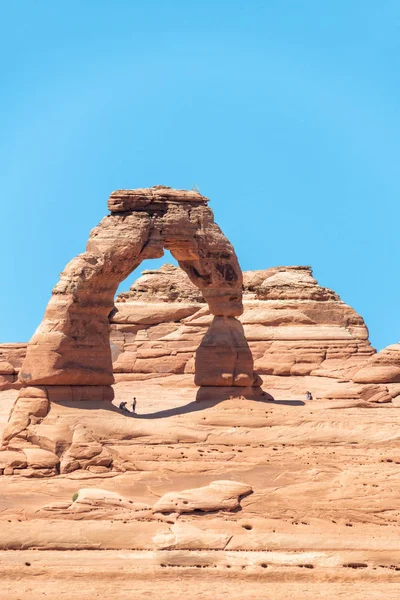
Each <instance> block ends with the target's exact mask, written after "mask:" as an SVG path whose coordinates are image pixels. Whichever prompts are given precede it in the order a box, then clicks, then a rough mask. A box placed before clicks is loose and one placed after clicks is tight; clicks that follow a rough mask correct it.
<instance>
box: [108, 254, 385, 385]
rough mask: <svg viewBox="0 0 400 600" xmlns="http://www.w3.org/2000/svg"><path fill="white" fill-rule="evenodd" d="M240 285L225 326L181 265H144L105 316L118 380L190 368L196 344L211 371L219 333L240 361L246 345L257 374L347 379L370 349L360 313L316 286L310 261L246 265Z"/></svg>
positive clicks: (188, 370) (368, 354) (365, 357)
mask: <svg viewBox="0 0 400 600" xmlns="http://www.w3.org/2000/svg"><path fill="white" fill-rule="evenodd" d="M243 290H244V292H243V305H244V312H243V314H242V315H241V316H240V318H239V321H240V323H234V325H233V326H232V325H230V327H229V329H228V327H227V326H226V325H225V321H224V319H223V318H218V317H217V318H215V317H214V316H213V315H212V313H211V311H210V310H209V308H208V307H207V305H206V304H205V302H204V300H203V299H202V298H201V297H199V295H198V293H197V291H196V290H195V288H194V286H193V285H192V284H191V283H190V281H189V280H188V278H187V277H186V275H185V274H184V273H183V272H182V271H181V270H180V269H179V268H177V267H174V266H173V265H164V266H163V267H162V268H161V269H158V270H149V271H144V273H143V275H142V277H140V278H139V279H138V280H137V281H135V283H134V284H133V285H132V287H131V289H130V291H129V292H124V293H122V294H120V295H119V296H118V297H117V298H116V302H115V310H114V312H113V313H112V314H111V317H110V321H111V343H112V345H113V352H114V357H115V360H114V372H115V374H116V378H117V380H121V379H123V378H124V375H126V374H128V373H132V374H137V375H139V374H141V375H147V376H149V377H151V376H153V375H162V374H167V373H175V374H176V373H193V372H194V365H195V353H196V349H197V347H198V346H199V345H200V344H201V346H200V348H199V351H198V353H197V356H199V354H200V355H201V362H202V364H203V365H204V369H205V371H207V372H208V373H210V375H211V373H212V370H213V366H214V364H215V362H216V361H217V357H218V360H220V361H225V357H224V354H223V352H220V351H219V348H218V343H217V342H216V340H222V339H225V340H226V347H228V346H229V344H230V343H231V345H235V346H236V348H237V349H238V357H240V358H238V360H239V361H240V360H241V358H243V360H244V361H245V360H247V356H248V354H247V353H246V352H245V351H244V354H243V357H242V355H241V352H240V349H241V348H243V349H245V348H246V347H249V348H250V350H251V353H252V355H253V356H254V359H255V369H256V371H257V372H258V373H259V374H260V375H280V376H290V375H294V376H305V375H319V376H326V377H332V378H345V379H351V376H352V373H353V372H356V371H357V369H359V368H360V367H361V365H363V364H364V363H365V362H366V360H368V359H369V358H370V357H371V356H373V355H374V354H375V350H374V349H373V348H372V347H371V345H370V343H369V341H368V330H367V327H366V325H365V323H364V321H363V319H362V318H361V317H360V316H359V315H358V314H357V313H356V312H355V310H353V309H352V308H351V307H350V306H348V305H347V304H345V303H344V302H342V300H341V299H340V298H339V296H338V295H337V294H335V292H333V291H332V290H329V289H327V288H324V287H321V286H319V285H318V283H317V281H316V280H315V279H314V278H313V276H312V271H311V268H310V267H275V268H271V269H266V270H264V271H248V272H245V273H244V284H243ZM235 337H236V341H235V342H233V341H232V339H234V338H235ZM243 370H244V371H246V368H245V369H243ZM227 371H228V372H229V373H232V368H228V367H227ZM247 371H248V368H247ZM123 374H124V375H123ZM204 376H205V377H206V375H204Z"/></svg>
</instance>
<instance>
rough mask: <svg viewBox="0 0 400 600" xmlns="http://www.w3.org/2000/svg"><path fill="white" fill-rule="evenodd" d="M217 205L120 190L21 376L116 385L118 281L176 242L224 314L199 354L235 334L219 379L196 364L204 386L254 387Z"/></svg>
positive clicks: (235, 274) (237, 273) (70, 273)
mask: <svg viewBox="0 0 400 600" xmlns="http://www.w3.org/2000/svg"><path fill="white" fill-rule="evenodd" d="M207 202H208V200H207V198H205V197H204V196H201V195H200V194H199V193H198V192H195V191H184V190H174V189H171V188H167V187H163V186H156V187H153V188H148V189H137V190H118V191H116V192H113V193H112V194H111V196H110V199H109V203H108V206H109V210H110V213H111V214H110V215H108V216H107V217H105V218H104V219H103V220H102V221H101V223H100V224H99V225H98V226H97V227H95V229H93V230H92V231H91V233H90V237H89V241H88V243H87V247H86V251H85V252H84V253H82V254H79V255H78V256H77V257H76V258H74V259H73V260H72V261H71V262H70V263H69V264H68V265H67V266H66V268H65V270H64V271H63V272H62V273H61V276H60V281H59V282H58V283H57V285H56V286H55V288H54V289H53V293H52V297H51V299H50V301H49V304H48V306H47V308H46V312H45V315H44V318H43V321H42V323H41V325H40V326H39V328H38V329H37V331H36V332H35V334H34V335H33V337H32V339H31V341H30V343H29V345H28V349H27V355H26V359H25V361H24V364H23V366H22V369H21V373H20V379H21V381H22V382H23V383H24V384H25V385H77V386H87V385H99V386H104V385H106V386H107V385H111V384H112V383H113V381H114V378H113V372H112V360H111V350H110V344H109V314H110V312H111V311H112V310H113V308H114V296H115V293H116V290H117V287H118V285H119V283H120V282H121V281H123V280H124V279H125V278H126V277H127V276H128V275H129V274H130V273H131V272H132V271H133V270H134V269H136V267H137V266H138V265H139V264H140V263H141V262H142V260H144V259H147V258H159V257H161V256H162V255H163V250H164V248H166V249H169V250H170V251H171V253H172V255H173V256H174V257H175V258H176V260H177V261H178V263H179V265H180V267H181V268H182V269H183V270H184V271H185V272H186V273H187V274H188V276H189V278H190V279H191V281H192V282H193V283H194V284H195V285H196V286H197V287H198V288H199V289H200V290H201V292H202V294H203V296H204V298H205V300H206V301H207V303H208V305H209V308H210V311H211V312H212V314H214V315H215V316H216V317H224V319H219V320H218V324H217V325H216V324H215V323H214V324H213V325H212V326H211V327H212V331H211V332H210V333H209V334H208V336H206V338H205V345H204V347H203V348H202V350H201V352H200V354H198V356H200V357H203V358H201V359H199V360H201V361H203V362H204V360H205V359H204V357H205V356H210V357H211V356H212V355H215V351H216V350H217V351H218V340H217V341H216V340H215V332H221V331H222V333H221V334H218V335H220V336H221V340H222V339H224V338H226V339H228V338H229V339H228V342H227V343H225V346H224V349H225V354H224V356H225V359H224V360H223V361H222V362H223V364H221V368H220V372H219V373H218V372H216V371H218V367H217V368H216V367H215V361H213V369H214V371H213V372H214V375H213V376H212V377H211V379H210V371H209V369H208V367H207V369H206V370H207V372H204V373H203V372H202V369H201V364H200V366H199V360H197V361H196V383H197V384H198V385H202V384H203V381H204V384H205V385H213V384H214V385H229V384H230V385H239V386H248V385H252V382H253V361H252V358H251V353H250V351H249V350H248V354H247V353H246V350H245V349H246V342H245V339H244V335H243V336H242V338H243V339H242V338H241V337H240V328H239V329H238V327H237V326H236V324H235V323H237V321H236V319H234V317H236V316H239V315H240V314H242V312H243V306H242V272H241V269H240V267H239V263H238V260H237V257H236V254H235V251H234V249H233V247H232V245H231V244H230V242H229V241H228V239H227V238H226V237H225V236H224V234H223V233H222V231H221V230H220V228H219V227H218V225H217V224H216V223H215V222H214V216H213V213H212V211H211V210H210V208H208V206H207ZM224 332H225V334H226V335H224ZM247 348H248V347H247ZM238 349H239V351H238ZM226 352H228V354H229V355H230V359H229V360H228V361H227V359H226ZM243 353H244V354H245V360H243ZM205 362H207V361H206V360H205ZM227 365H228V366H227ZM227 369H228V371H229V373H226V372H225V371H226V370H227ZM203 370H204V369H203ZM204 371H205V370H204ZM228 381H229V384H228V383H227V382H228ZM213 382H214V383H213Z"/></svg>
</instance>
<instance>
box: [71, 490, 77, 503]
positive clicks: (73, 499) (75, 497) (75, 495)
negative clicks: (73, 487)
mask: <svg viewBox="0 0 400 600" xmlns="http://www.w3.org/2000/svg"><path fill="white" fill-rule="evenodd" d="M77 498H78V492H75V494H74V495H73V496H72V502H75V500H76V499H77Z"/></svg>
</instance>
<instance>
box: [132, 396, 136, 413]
mask: <svg viewBox="0 0 400 600" xmlns="http://www.w3.org/2000/svg"><path fill="white" fill-rule="evenodd" d="M132 412H133V414H135V412H136V398H134V399H133V400H132Z"/></svg>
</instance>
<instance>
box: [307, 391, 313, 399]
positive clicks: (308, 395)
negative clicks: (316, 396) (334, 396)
mask: <svg viewBox="0 0 400 600" xmlns="http://www.w3.org/2000/svg"><path fill="white" fill-rule="evenodd" d="M306 398H307V400H312V399H313V397H312V393H311V392H306Z"/></svg>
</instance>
